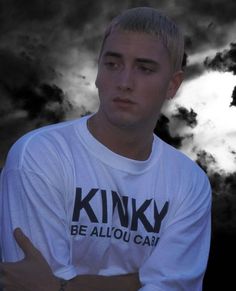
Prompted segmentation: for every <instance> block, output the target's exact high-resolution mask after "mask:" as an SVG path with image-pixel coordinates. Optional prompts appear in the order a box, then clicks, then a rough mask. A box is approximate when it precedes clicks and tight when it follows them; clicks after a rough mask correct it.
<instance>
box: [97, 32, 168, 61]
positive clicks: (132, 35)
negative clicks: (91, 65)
mask: <svg viewBox="0 0 236 291" xmlns="http://www.w3.org/2000/svg"><path fill="white" fill-rule="evenodd" d="M108 51H112V52H116V53H119V54H121V55H122V56H124V57H133V58H147V59H148V58H149V59H153V60H157V61H160V58H162V59H168V56H169V55H168V51H167V49H166V47H165V46H164V45H163V43H162V41H161V40H160V39H158V37H157V36H154V35H151V34H147V33H143V32H132V31H123V30H115V31H113V32H112V33H111V34H110V35H108V37H107V39H106V40H105V43H104V46H103V51H102V55H104V54H106V52H108Z"/></svg>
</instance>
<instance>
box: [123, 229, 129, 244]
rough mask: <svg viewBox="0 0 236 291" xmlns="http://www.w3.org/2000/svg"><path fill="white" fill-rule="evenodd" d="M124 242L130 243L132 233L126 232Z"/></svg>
mask: <svg viewBox="0 0 236 291" xmlns="http://www.w3.org/2000/svg"><path fill="white" fill-rule="evenodd" d="M123 240H124V241H125V242H129V241H130V233H128V232H127V231H125V233H124V237H123Z"/></svg>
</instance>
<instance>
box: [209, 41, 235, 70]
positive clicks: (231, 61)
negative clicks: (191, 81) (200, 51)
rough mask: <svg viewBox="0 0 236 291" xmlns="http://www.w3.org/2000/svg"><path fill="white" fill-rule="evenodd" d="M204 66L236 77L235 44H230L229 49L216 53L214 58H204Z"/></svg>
mask: <svg viewBox="0 0 236 291" xmlns="http://www.w3.org/2000/svg"><path fill="white" fill-rule="evenodd" d="M204 65H205V66H206V67H207V68H209V69H212V70H216V71H220V72H232V73H233V74H234V75H236V43H231V44H230V48H229V49H225V50H224V51H223V52H218V53H217V54H216V55H215V57H214V58H206V59H205V61H204Z"/></svg>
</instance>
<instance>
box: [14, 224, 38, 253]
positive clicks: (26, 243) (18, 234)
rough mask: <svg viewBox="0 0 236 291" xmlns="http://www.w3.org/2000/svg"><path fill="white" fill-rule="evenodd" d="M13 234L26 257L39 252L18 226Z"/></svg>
mask: <svg viewBox="0 0 236 291" xmlns="http://www.w3.org/2000/svg"><path fill="white" fill-rule="evenodd" d="M13 234H14V237H15V240H16V242H17V244H18V245H19V247H20V248H21V249H22V251H23V252H24V254H25V256H26V257H28V256H35V255H36V254H37V253H38V252H39V251H38V250H37V249H36V248H35V246H34V245H33V244H32V242H31V240H30V239H29V238H28V237H27V236H26V235H25V234H24V233H23V231H22V230H21V229H20V228H16V229H15V230H14V232H13Z"/></svg>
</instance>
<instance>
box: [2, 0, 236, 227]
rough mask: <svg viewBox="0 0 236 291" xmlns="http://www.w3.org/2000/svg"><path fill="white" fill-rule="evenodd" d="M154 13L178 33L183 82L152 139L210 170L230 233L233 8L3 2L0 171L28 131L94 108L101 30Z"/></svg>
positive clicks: (235, 70) (231, 4)
mask: <svg viewBox="0 0 236 291" xmlns="http://www.w3.org/2000/svg"><path fill="white" fill-rule="evenodd" d="M136 6H152V7H155V8H158V9H160V10H162V11H164V12H165V13H166V14H167V15H169V16H170V17H171V18H173V19H174V20H175V21H176V22H177V23H178V24H179V25H180V26H181V27H182V30H183V32H184V34H185V38H186V54H187V68H186V80H185V83H184V84H183V85H182V87H181V89H180V91H179V93H178V95H177V96H176V98H175V99H174V100H173V101H171V102H168V103H167V104H166V106H165V107H164V108H163V115H162V116H161V118H160V121H159V123H158V126H159V127H158V129H157V132H158V133H159V134H160V136H162V137H163V138H165V139H166V140H168V141H169V142H170V143H171V144H173V145H174V146H176V147H178V148H179V149H180V150H181V151H183V152H185V153H186V154H187V155H188V156H190V157H191V158H192V159H194V160H196V161H197V162H198V163H199V164H200V165H201V166H202V167H203V168H204V169H205V170H206V171H207V173H208V175H209V177H210V179H211V182H212V185H213V194H214V215H215V216H214V217H215V220H216V221H217V225H218V226H219V227H221V226H222V227H224V228H225V229H227V230H228V231H233V230H235V228H236V215H235V214H234V213H235V210H236V209H235V208H236V207H235V204H236V203H235V202H236V201H235V200H236V199H235V196H236V195H235V194H236V1H235V0H227V1H225V0H198V1H194V0H179V1H178V0H161V1H159V0H155V1H152V0H150V1H135V0H129V1H128V0H124V1H109V0H103V1H101V0H100V1H95V0H86V1H77V0H67V1H62V0H47V1H45V0H8V1H6V0H0V117H1V123H0V167H1V166H2V165H3V163H4V159H5V157H6V153H7V151H8V150H9V147H10V146H11V144H12V143H13V142H14V141H15V140H16V139H17V138H18V137H20V136H21V135H22V134H24V133H25V132H27V131H29V130H31V129H33V128H36V127H39V126H43V125H46V124H50V123H55V122H59V121H63V120H68V119H72V118H77V117H79V116H81V115H82V114H85V113H87V112H93V111H95V110H96V108H97V106H98V99H97V92H96V89H95V86H94V79H95V76H96V62H97V54H98V51H99V46H100V41H101V37H102V34H103V31H104V28H105V26H106V24H107V23H108V22H109V21H110V20H111V19H112V17H114V16H115V15H117V14H118V13H119V12H121V11H122V10H124V9H127V8H130V7H136Z"/></svg>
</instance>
